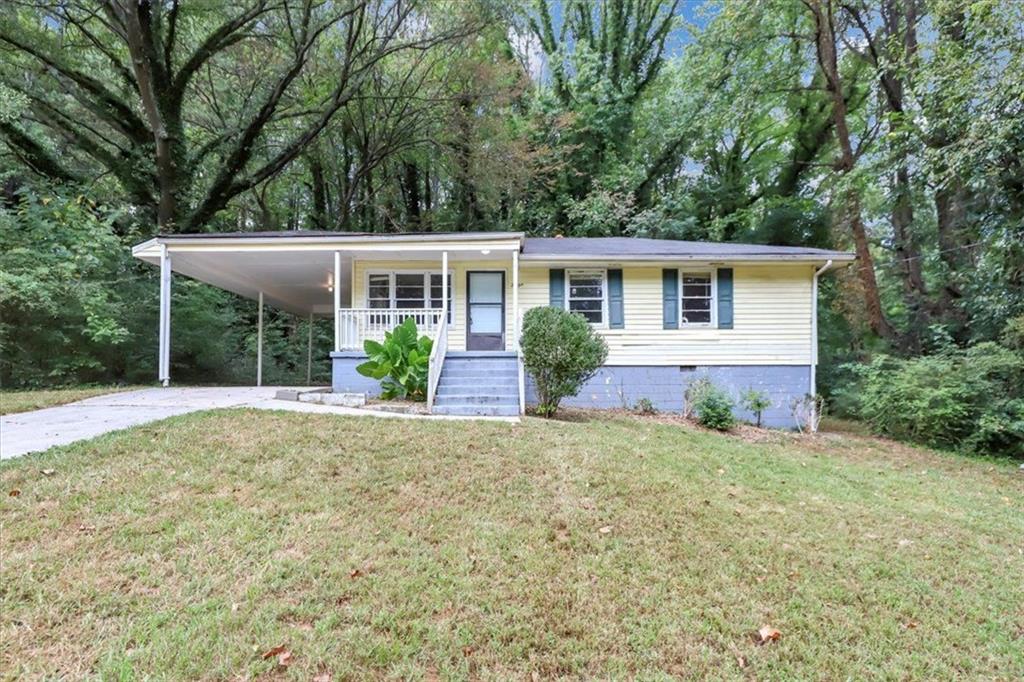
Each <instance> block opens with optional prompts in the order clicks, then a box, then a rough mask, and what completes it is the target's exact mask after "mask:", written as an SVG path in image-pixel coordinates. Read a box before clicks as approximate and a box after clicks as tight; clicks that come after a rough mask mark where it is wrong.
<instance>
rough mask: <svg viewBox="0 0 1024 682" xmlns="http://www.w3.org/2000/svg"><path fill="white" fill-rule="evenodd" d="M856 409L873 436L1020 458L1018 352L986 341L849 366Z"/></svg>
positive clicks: (1023, 394) (1022, 418) (1023, 377)
mask: <svg viewBox="0 0 1024 682" xmlns="http://www.w3.org/2000/svg"><path fill="white" fill-rule="evenodd" d="M852 369H853V371H854V372H855V374H856V376H857V377H858V383H857V386H856V392H855V394H856V396H857V404H856V414H857V416H858V417H860V418H861V419H863V420H864V421H866V422H867V423H868V424H870V426H871V427H872V429H873V430H874V431H875V432H877V433H880V434H883V435H887V436H892V437H894V438H900V439H904V440H910V441H915V442H918V443H923V444H925V445H931V446H935V447H944V448H953V449H959V450H963V451H966V452H973V453H991V454H998V453H1003V454H1012V455H1016V456H1024V355H1022V353H1021V352H1019V351H1015V350H1013V349H1011V348H1006V347H1003V346H1000V345H999V344H996V343H993V342H984V343H979V344H976V345H974V346H971V347H968V348H957V347H954V346H948V347H946V348H943V349H942V350H941V351H940V352H938V353H936V354H934V355H927V356H922V357H916V358H909V359H901V358H895V357H891V356H888V355H881V356H878V357H876V358H875V359H874V360H873V361H872V362H871V363H869V364H866V365H857V366H853V367H852Z"/></svg>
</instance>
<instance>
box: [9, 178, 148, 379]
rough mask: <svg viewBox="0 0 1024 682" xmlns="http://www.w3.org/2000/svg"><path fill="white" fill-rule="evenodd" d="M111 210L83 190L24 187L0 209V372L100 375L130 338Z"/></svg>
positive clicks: (39, 376)
mask: <svg viewBox="0 0 1024 682" xmlns="http://www.w3.org/2000/svg"><path fill="white" fill-rule="evenodd" d="M115 217H116V215H115V214H113V213H110V212H107V211H102V210H99V209H97V208H96V207H95V206H94V205H93V204H92V202H90V201H89V200H88V199H86V198H85V197H83V196H64V195H59V194H52V195H46V196H37V195H35V194H33V193H28V192H26V193H24V194H22V195H19V202H18V204H17V205H16V208H14V209H13V210H6V209H3V210H0V358H2V359H0V363H2V364H0V367H2V375H3V376H5V377H8V378H15V377H16V378H15V383H16V384H20V385H38V384H46V383H72V382H88V381H97V380H100V379H102V378H103V377H104V373H105V369H106V365H107V363H108V362H110V361H111V360H112V359H113V358H114V357H116V356H117V355H118V354H119V353H120V352H121V351H120V348H121V347H123V346H124V345H125V344H126V343H127V342H128V341H129V340H130V338H131V334H130V332H129V330H128V329H126V328H125V326H124V320H123V319H122V315H121V313H122V311H123V306H124V304H125V300H124V299H123V298H122V295H123V293H124V289H123V288H119V287H118V286H117V282H116V278H117V277H118V276H119V275H120V276H124V275H126V274H128V273H127V271H126V270H125V269H122V267H121V266H122V265H123V263H122V260H121V257H120V243H119V241H118V239H117V237H116V236H115V235H114V232H113V229H112V223H113V221H114V219H115ZM111 279H113V280H115V281H109V280H111ZM55 320H60V321H61V323H60V324H54V321H55Z"/></svg>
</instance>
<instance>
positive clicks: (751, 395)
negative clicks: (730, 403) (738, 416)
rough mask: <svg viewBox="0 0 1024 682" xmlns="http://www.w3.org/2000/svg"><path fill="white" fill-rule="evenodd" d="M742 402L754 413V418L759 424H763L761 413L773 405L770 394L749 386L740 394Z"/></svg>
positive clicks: (746, 408)
mask: <svg viewBox="0 0 1024 682" xmlns="http://www.w3.org/2000/svg"><path fill="white" fill-rule="evenodd" d="M740 404H741V405H743V408H744V409H745V410H749V411H751V412H753V413H754V418H755V419H756V420H757V426H758V427H760V426H761V413H762V412H764V411H765V410H767V409H768V408H769V407H771V406H772V401H771V400H770V399H769V398H768V394H767V393H765V392H764V391H759V390H757V389H756V388H748V389H747V390H746V391H744V392H743V393H742V395H740Z"/></svg>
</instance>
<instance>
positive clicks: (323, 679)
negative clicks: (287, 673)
mask: <svg viewBox="0 0 1024 682" xmlns="http://www.w3.org/2000/svg"><path fill="white" fill-rule="evenodd" d="M333 679H334V678H333V677H331V674H330V673H320V674H319V675H314V676H313V682H331V680H333Z"/></svg>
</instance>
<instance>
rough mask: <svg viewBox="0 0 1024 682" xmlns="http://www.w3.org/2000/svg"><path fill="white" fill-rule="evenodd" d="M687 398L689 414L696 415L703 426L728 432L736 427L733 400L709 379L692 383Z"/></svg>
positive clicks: (705, 378)
mask: <svg viewBox="0 0 1024 682" xmlns="http://www.w3.org/2000/svg"><path fill="white" fill-rule="evenodd" d="M685 396H686V412H687V414H696V415H697V421H698V422H699V423H700V424H701V425H702V426H706V427H707V428H709V429H715V430H716V431H728V430H729V429H731V428H732V427H733V426H735V425H736V417H735V416H733V413H732V408H733V402H732V398H730V397H729V395H728V394H727V393H726V392H725V391H723V390H722V389H720V388H718V387H717V386H715V385H714V384H713V383H711V380H710V379H708V378H707V377H701V378H700V379H697V380H696V381H693V382H691V383H690V384H689V386H687V388H686V394H685Z"/></svg>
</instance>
